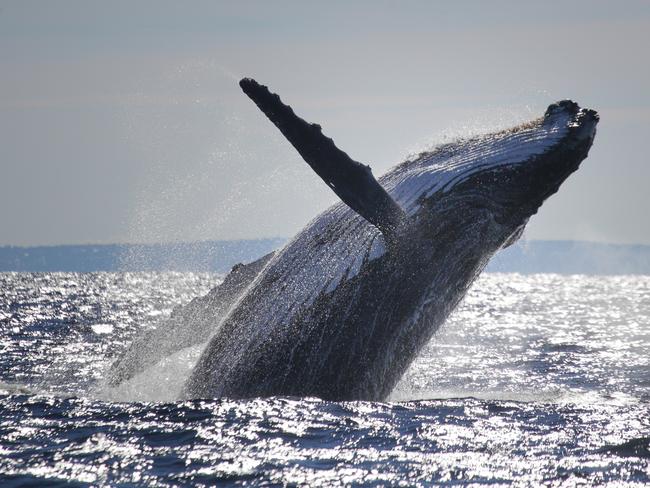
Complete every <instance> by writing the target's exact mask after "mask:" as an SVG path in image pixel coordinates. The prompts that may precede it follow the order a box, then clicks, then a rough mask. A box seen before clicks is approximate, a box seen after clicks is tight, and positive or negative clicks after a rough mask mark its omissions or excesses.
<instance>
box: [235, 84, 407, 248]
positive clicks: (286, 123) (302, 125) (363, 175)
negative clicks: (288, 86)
mask: <svg viewBox="0 0 650 488" xmlns="http://www.w3.org/2000/svg"><path fill="white" fill-rule="evenodd" d="M239 86H241V88H242V90H244V93H246V95H248V96H249V97H250V98H251V99H252V100H253V101H254V102H255V104H256V105H257V106H258V107H259V108H260V109H261V110H262V112H264V114H265V115H266V116H267V117H268V118H269V119H270V120H271V122H273V123H274V124H275V125H276V126H277V128H278V129H280V132H282V134H284V136H285V137H286V138H287V139H288V140H289V142H290V143H291V144H293V147H295V148H296V149H297V150H298V152H299V153H300V155H301V156H302V157H303V159H304V160H305V161H306V162H307V164H309V166H311V167H312V169H313V170H314V171H315V172H316V173H317V174H318V176H320V177H321V178H322V179H323V181H325V183H327V185H328V186H329V187H330V188H331V189H332V190H334V193H336V194H337V195H338V196H339V197H340V198H341V200H343V201H344V202H345V203H346V204H347V205H348V206H350V207H351V208H352V209H353V210H354V211H356V212H357V213H358V214H359V215H361V216H362V217H363V218H364V219H366V220H367V221H368V222H370V223H371V224H373V225H375V226H376V227H377V228H378V229H379V230H380V231H381V232H382V233H383V234H384V235H385V236H386V237H387V238H388V239H389V240H390V239H392V238H394V237H395V236H396V234H397V232H398V229H399V228H400V227H401V226H402V225H403V223H404V222H405V220H406V216H405V214H404V211H403V210H402V209H401V208H400V206H399V205H398V204H397V202H395V200H393V199H392V197H391V196H390V195H389V194H388V193H387V192H386V190H384V188H383V187H382V186H381V185H380V184H379V182H378V181H377V180H376V179H375V178H374V176H373V175H372V172H371V170H370V166H366V165H363V164H361V163H358V162H357V161H354V160H353V159H352V158H350V156H348V155H347V154H346V153H345V152H343V151H341V150H340V149H339V148H338V147H336V145H335V144H334V141H332V139H330V138H329V137H326V136H324V135H323V133H322V132H321V128H320V126H319V125H316V124H310V123H308V122H306V121H304V120H303V119H301V118H300V117H298V116H297V115H296V114H295V113H294V112H293V110H292V109H291V107H289V106H288V105H285V104H284V103H282V101H281V100H280V97H279V96H278V95H276V94H274V93H271V92H270V91H269V90H268V88H267V87H266V86H264V85H260V84H259V83H257V82H256V81H255V80H253V79H251V78H244V79H242V80H241V81H240V82H239Z"/></svg>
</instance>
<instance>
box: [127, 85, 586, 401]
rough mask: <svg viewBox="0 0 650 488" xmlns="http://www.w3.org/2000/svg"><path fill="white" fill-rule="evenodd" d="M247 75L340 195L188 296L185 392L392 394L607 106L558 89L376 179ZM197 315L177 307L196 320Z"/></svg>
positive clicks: (567, 169) (551, 189)
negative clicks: (282, 242) (536, 106)
mask: <svg viewBox="0 0 650 488" xmlns="http://www.w3.org/2000/svg"><path fill="white" fill-rule="evenodd" d="M240 85H241V87H242V89H243V90H244V92H245V93H246V94H247V95H248V96H249V97H250V98H251V99H252V100H253V102H255V103H256V104H257V106H258V107H259V108H260V109H261V110H262V112H263V113H264V114H265V115H266V116H267V117H268V118H269V119H270V120H271V121H272V122H273V123H274V124H275V125H276V126H277V127H278V128H279V129H280V131H281V132H282V133H283V134H284V135H285V137H286V138H287V139H288V140H289V142H290V143H291V144H292V145H293V146H294V147H295V148H296V149H297V151H298V152H299V153H300V155H301V156H302V157H303V159H305V161H306V162H307V163H308V164H309V165H310V166H311V167H312V168H313V169H314V171H315V172H316V173H317V174H318V175H319V176H320V177H321V178H322V179H323V180H324V181H325V182H326V183H327V184H328V186H330V188H332V190H333V191H334V192H335V193H336V194H337V195H338V196H339V197H340V198H341V200H342V202H339V203H338V204H336V205H334V206H332V207H331V208H329V209H327V210H326V211H325V212H323V213H322V214H320V215H318V216H317V217H316V218H315V219H313V220H312V221H311V222H310V223H309V224H308V225H307V226H306V227H305V228H304V229H303V230H302V231H301V232H300V233H299V234H298V235H297V236H295V237H294V238H293V239H292V240H291V241H290V242H289V243H288V244H287V245H286V246H284V248H282V249H280V250H278V251H277V252H275V253H274V254H273V255H270V256H266V257H265V258H263V259H262V260H260V261H259V262H256V263H252V264H250V265H246V266H243V267H238V268H237V269H235V270H233V272H232V273H231V275H229V277H227V278H226V280H225V281H224V284H223V285H222V286H225V285H226V284H227V283H229V282H230V283H231V285H228V286H226V287H225V288H222V289H221V291H219V290H220V289H219V287H218V288H217V289H215V291H213V292H211V295H212V296H213V298H212V299H210V298H209V297H210V295H208V296H206V297H205V298H204V299H202V301H200V302H197V301H195V302H192V303H194V307H193V308H192V307H191V306H188V307H187V309H188V310H194V311H195V313H194V315H200V317H201V319H200V320H199V322H200V323H201V324H203V325H202V326H201V327H202V328H203V329H204V330H207V329H211V330H212V338H211V339H210V341H209V342H208V344H207V346H206V347H205V349H204V351H203V353H202V355H201V357H200V358H199V361H198V363H197V364H196V366H195V368H194V370H193V372H192V374H191V376H190V378H189V379H188V380H187V382H186V384H185V387H184V390H183V392H182V394H181V396H182V397H183V398H197V397H220V396H226V397H232V398H243V397H254V396H272V395H295V396H317V397H320V398H324V399H331V400H353V399H363V400H383V399H385V398H386V397H387V396H388V395H389V393H390V392H391V390H392V389H393V387H394V386H395V384H396V383H397V381H398V380H399V378H400V377H401V376H402V374H403V373H404V371H405V370H406V369H407V367H408V366H409V364H410V363H411V362H412V361H413V359H414V358H415V357H416V356H417V354H418V352H419V351H420V349H421V348H422V347H423V346H424V344H426V342H427V341H428V340H429V339H430V338H431V336H432V335H433V334H434V332H435V331H436V330H437V329H438V327H439V326H440V325H441V324H442V323H443V322H444V320H445V319H446V317H447V316H448V315H449V313H450V312H451V311H452V310H453V309H454V308H455V307H456V305H457V304H458V303H459V301H460V300H461V299H462V297H463V296H464V294H465V292H466V291H467V289H468V288H469V286H470V285H471V283H472V282H473V281H474V279H475V278H476V277H477V276H478V274H479V273H480V272H481V271H482V269H483V268H484V267H485V265H486V264H487V262H488V261H489V259H490V258H491V257H492V255H493V254H494V253H495V252H497V251H498V250H499V249H501V248H503V247H506V246H508V245H510V244H512V243H513V242H514V241H515V240H516V239H517V238H518V237H519V236H520V235H521V232H522V231H523V228H524V226H525V225H526V223H527V222H528V219H529V218H530V217H531V216H532V215H533V214H535V213H536V212H537V210H538V209H539V207H540V206H541V204H542V203H543V202H544V200H546V199H547V198H548V197H549V196H550V195H552V194H553V193H555V192H556V191H557V190H558V188H559V186H560V185H561V183H562V182H563V181H564V180H565V179H566V178H567V177H568V176H569V175H570V174H571V173H573V172H574V171H576V170H577V168H578V166H579V164H580V163H581V161H582V160H583V159H584V158H585V157H586V156H587V154H588V151H589V148H590V147H591V145H592V142H593V139H594V136H595V131H596V125H597V122H598V115H597V114H596V112H595V111H593V110H588V109H581V108H580V107H579V106H578V105H577V104H576V103H574V102H572V101H568V100H565V101H561V102H558V103H555V104H553V105H551V106H549V107H548V109H547V111H546V113H545V114H544V115H543V117H541V118H539V119H537V120H533V121H531V122H529V123H527V124H523V125H520V126H518V127H514V128H512V129H509V130H505V131H500V132H497V133H493V134H489V135H483V136H478V137H474V138H470V139H466V140H460V141H457V142H455V143H451V144H446V145H443V146H441V147H438V148H436V149H434V150H433V151H430V152H424V153H421V154H419V155H418V156H416V157H413V158H411V159H409V160H407V161H405V162H403V163H401V164H399V165H397V166H396V167H394V168H393V169H392V170H390V171H389V172H388V173H386V174H385V175H384V176H382V177H381V178H379V179H378V180H376V179H375V178H374V177H373V176H372V173H371V171H370V168H369V167H367V166H365V165H362V164H360V163H357V162H356V161H354V160H352V159H351V158H350V157H349V156H348V155H347V154H346V153H344V152H343V151H341V150H339V149H338V148H337V147H336V146H335V145H334V143H333V141H332V140H331V139H329V138H327V137H325V136H324V135H323V134H322V132H321V128H320V126H318V125H315V124H309V123H307V122H305V121H304V120H302V119H300V118H299V117H298V116H296V115H295V113H294V112H293V110H292V109H291V108H290V107H289V106H287V105H285V104H284V103H282V101H281V100H280V98H279V97H278V96H277V95H274V94H272V93H271V92H270V91H269V90H268V89H267V88H266V87H265V86H263V85H260V84H258V83H257V82H255V81H254V80H252V79H243V80H241V82H240ZM233 276H234V278H232V277H233ZM242 276H243V278H242ZM229 278H232V279H230V280H229ZM232 283H235V285H236V286H234V288H233V286H232ZM233 290H234V291H233ZM220 294H222V295H224V296H225V297H226V298H225V299H224V301H223V302H219V300H218V299H216V298H214V297H217V296H218V295H220ZM224 303H225V305H224ZM190 305H192V304H190ZM215 307H216V311H214V310H213V309H215ZM196 310H200V311H201V313H200V314H197V313H196ZM192 315H193V314H192V312H190V313H188V314H185V313H183V311H182V310H181V311H180V312H179V313H178V314H177V319H178V318H179V317H181V318H182V317H185V318H186V320H187V323H185V324H184V325H183V327H184V328H185V329H184V330H190V329H191V326H190V325H189V323H190V322H191V318H192ZM176 323H177V324H178V325H179V326H180V321H179V320H176ZM210 323H211V324H212V325H211V327H206V324H210ZM169 324H172V325H173V324H174V321H173V320H172V321H170V322H168V323H167V327H163V328H161V330H166V332H165V333H164V335H165V336H169V333H170V330H169V329H170V326H169ZM186 335H188V337H192V338H193V339H191V340H190V341H189V342H192V341H193V342H198V341H205V340H206V339H207V337H200V339H197V336H200V334H191V333H190V334H186ZM145 342H146V341H145ZM184 344H186V345H187V344H188V341H185V342H184ZM136 356H137V355H135V354H131V355H129V354H128V353H127V354H126V355H125V356H123V357H122V358H121V362H120V361H118V362H116V364H117V365H118V367H117V371H116V373H115V374H114V378H117V382H119V380H120V378H125V377H129V376H130V375H132V374H133V373H134V371H135V370H137V369H138V368H139V367H142V364H139V365H138V364H135V363H137V361H135V363H134V362H133V361H132V359H133V358H134V357H136ZM129 357H130V358H131V360H129ZM125 358H126V359H125ZM149 362H151V361H149ZM134 364H135V366H134ZM119 365H122V367H121V368H120V367H119ZM145 366H146V365H145ZM114 369H115V368H114Z"/></svg>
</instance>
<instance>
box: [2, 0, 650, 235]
mask: <svg viewBox="0 0 650 488" xmlns="http://www.w3.org/2000/svg"><path fill="white" fill-rule="evenodd" d="M649 51H650V2H648V1H636V2H635V1H626V2H612V1H609V0H608V1H595V0H588V1H572V2H565V1H556V2H553V1H535V2H521V1H513V2H504V1H489V2H488V1H475V2H469V1H455V2H448V1H445V2H439V3H436V2H403V1H401V2H379V1H372V2H355V3H354V4H353V5H350V4H348V2H331V1H328V2H232V3H221V2H214V1H205V2H161V1H145V0H141V1H138V2H132V1H125V2H119V1H110V2H106V1H103V2H95V1H88V0H82V1H56V2H53V1H52V2H50V1H41V2H31V1H25V0H18V1H2V0H0V67H1V68H0V168H1V172H0V245H4V244H13V245H38V244H64V243H107V242H143V241H148V242H151V241H171V240H195V239H234V238H248V237H263V236H290V235H292V234H293V233H294V232H296V231H297V230H298V229H299V228H300V227H301V226H302V225H304V224H305V223H306V222H307V221H308V220H309V219H311V218H312V217H313V216H315V215H316V214H317V213H318V212H319V211H320V210H322V209H324V208H325V207H326V206H327V205H329V204H330V203H332V202H334V201H335V200H336V197H335V195H334V194H333V193H332V192H331V191H330V190H329V189H328V188H327V187H326V186H325V185H324V184H323V183H322V182H321V181H320V179H319V178H318V177H317V176H316V175H314V174H312V172H311V170H310V169H309V168H308V167H307V165H306V164H305V163H304V162H302V160H301V159H300V157H299V156H298V155H297V154H296V153H295V151H294V150H293V148H292V147H291V146H290V145H289V143H287V142H286V141H285V140H284V139H283V138H282V136H281V135H280V134H279V132H278V131H277V129H275V127H273V126H272V125H271V124H270V122H268V121H267V120H266V119H265V118H264V116H263V115H262V114H261V113H260V112H259V111H258V109H257V108H256V107H255V106H254V105H253V104H252V103H251V102H250V100H248V99H247V98H246V97H245V96H244V95H243V94H242V93H241V92H240V90H239V87H238V85H237V80H238V79H239V78H240V77H242V76H252V77H255V78H257V79H258V80H259V81H260V82H262V83H264V84H267V85H269V86H270V87H271V89H272V90H274V91H276V92H278V93H279V94H280V95H281V96H282V97H283V99H284V100H285V101H286V102H287V103H289V104H291V105H292V106H293V107H294V108H295V110H296V112H297V113H298V114H300V115H302V116H303V117H304V118H306V119H307V120H309V121H312V122H318V123H320V124H321V125H322V126H323V130H324V132H325V133H326V134H327V135H329V136H331V137H333V138H334V140H335V141H336V143H337V144H338V146H339V147H341V148H342V149H343V150H345V151H346V152H348V154H350V155H351V156H352V157H353V158H355V159H357V160H359V161H362V162H364V163H369V164H371V166H372V167H373V171H374V173H375V174H376V175H380V174H382V173H383V172H385V171H386V170H387V169H388V168H389V167H390V166H392V165H393V164H395V163H397V162H399V161H400V160H402V159H403V158H404V157H405V156H406V155H407V154H409V153H410V152H413V151H416V150H418V149H422V148H425V147H427V146H430V145H432V144H434V143H436V142H441V141H448V140H450V139H453V138H454V137H458V136H467V135H469V134H472V133H476V132H485V131H488V130H491V129H494V128H498V127H503V126H507V125H510V124H513V123H517V122H521V121H523V120H526V119H530V118H535V117H538V116H540V115H541V114H542V113H543V111H544V110H545V108H546V106H547V105H548V104H549V103H551V102H553V101H555V100H558V99H562V98H572V99H575V100H576V101H578V102H579V103H580V104H581V105H583V106H588V107H592V108H595V109H597V110H598V111H599V112H600V114H601V123H600V124H599V129H598V135H597V137H596V142H595V145H594V147H593V148H592V151H591V154H590V157H589V159H588V160H587V161H585V163H584V164H583V166H582V168H581V169H580V171H578V172H577V173H576V174H574V175H573V176H572V177H571V178H570V179H569V180H568V181H567V182H566V183H565V184H564V185H563V187H562V188H561V190H560V192H559V193H558V194H557V195H555V196H554V197H552V198H551V200H549V201H548V202H547V203H546V204H545V205H544V207H542V209H541V211H540V213H539V214H538V215H537V216H536V217H535V218H534V219H533V220H532V221H531V224H530V225H529V228H528V231H527V234H526V236H527V237H528V238H535V239H584V240H594V241H604V242H622V243H645V244H650V217H649V216H648V214H649V213H650V205H649V204H648V200H647V199H648V194H649V191H648V185H649V184H650V158H649V156H648V144H649V143H650V61H649V59H650V58H649V54H648V52H649Z"/></svg>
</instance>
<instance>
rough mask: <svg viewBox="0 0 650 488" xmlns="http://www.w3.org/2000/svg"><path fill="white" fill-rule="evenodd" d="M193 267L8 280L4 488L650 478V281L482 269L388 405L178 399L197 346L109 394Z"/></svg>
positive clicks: (0, 449) (0, 397)
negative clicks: (109, 381)
mask: <svg viewBox="0 0 650 488" xmlns="http://www.w3.org/2000/svg"><path fill="white" fill-rule="evenodd" d="M219 280H220V277H219V276H217V275H211V274H193V273H141V274H131V273H98V274H66V273H61V274H19V273H8V274H0V336H1V337H0V339H1V340H0V481H2V484H3V485H9V486H10V485H11V484H15V485H21V484H34V485H43V484H54V483H55V482H61V483H64V482H73V483H75V484H77V485H82V486H83V485H86V484H88V485H118V484H134V485H157V486H178V485H192V486H197V485H202V484H203V485H213V484H215V483H222V484H232V485H236V484H246V483H249V484H263V483H266V484H295V485H301V484H304V485H310V486H318V485H322V486H335V485H367V486H385V485H390V486H399V485H403V486H413V485H418V484H420V485H429V484H446V485H458V484H461V485H466V484H471V483H475V484H497V485H500V484H513V483H514V484H518V485H533V486H536V485H540V484H551V485H553V484H562V483H564V484H567V485H576V484H585V485H594V484H603V483H610V482H611V483H614V484H616V483H622V484H639V485H641V484H644V483H648V482H650V459H649V456H648V439H649V438H650V355H648V351H650V330H649V329H648V323H649V322H650V320H649V319H650V293H649V292H650V277H644V276H634V277H633V276H618V277H586V276H557V275H532V276H521V275H517V274H485V275H483V276H482V277H481V278H480V279H479V281H478V282H477V284H476V285H475V286H474V288H473V289H472V290H471V291H470V293H469V295H468V296H467V298H466V299H465V302H464V303H463V305H462V306H461V307H460V308H459V309H458V310H457V311H456V313H455V314H454V315H453V316H452V318H451V319H450V320H449V321H448V323H447V324H446V325H445V327H444V328H443V329H442V330H441V331H440V333H439V334H438V335H437V336H436V337H435V338H434V340H433V341H432V342H431V343H430V344H429V345H428V346H427V348H426V349H425V350H424V351H423V353H422V354H421V356H420V357H419V359H418V360H417V361H416V362H415V363H414V364H413V365H412V367H411V368H410V370H409V371H408V373H407V374H406V376H405V377H404V378H403V380H402V382H401V383H400V384H399V386H398V388H397V389H396V390H395V392H394V393H393V395H392V398H391V402H387V403H370V402H344V403H336V402H325V401H321V400H318V399H313V398H268V399H251V400H247V401H230V400H228V399H221V400H204V401H199V400H197V401H191V402H179V401H175V395H176V392H177V391H178V389H179V388H180V385H182V383H183V381H184V378H185V377H186V376H187V374H188V373H189V371H190V370H191V368H192V365H193V364H194V362H195V361H196V357H197V356H198V354H199V352H200V346H199V347H195V348H193V349H188V350H183V351H180V352H179V353H177V354H176V355H174V356H172V357H169V358H168V359H166V360H165V362H164V363H163V364H160V365H158V367H156V368H153V369H151V370H148V371H145V372H144V373H142V374H141V375H139V376H136V377H134V378H132V379H131V380H130V381H128V382H126V383H124V384H122V385H120V386H119V387H117V388H109V387H108V386H107V385H105V384H104V382H103V375H104V374H105V371H106V369H107V368H108V366H109V365H110V363H111V361H112V359H113V358H114V357H115V356H116V355H117V354H118V353H119V352H121V351H122V350H123V349H124V348H125V347H126V346H127V344H128V343H129V341H130V340H131V339H132V337H133V336H134V334H135V333H136V332H137V331H138V330H139V329H140V328H141V327H153V326H155V323H156V320H158V319H159V318H161V317H163V316H165V315H167V314H169V313H170V312H171V309H172V308H173V306H175V305H177V304H179V303H185V302H187V301H189V300H190V299H191V298H193V297H194V296H196V295H199V294H201V293H204V292H206V291H207V290H208V289H209V288H210V287H211V286H213V285H214V284H215V283H217V282H218V281H219Z"/></svg>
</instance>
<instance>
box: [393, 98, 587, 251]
mask: <svg viewBox="0 0 650 488" xmlns="http://www.w3.org/2000/svg"><path fill="white" fill-rule="evenodd" d="M597 123H598V114H597V113H596V112H595V111H593V110H589V109H582V108H580V107H579V106H578V104H577V103H575V102H572V101H570V100H564V101H561V102H557V103H554V104H552V105H550V106H549V107H548V109H547V110H546V112H545V113H544V115H543V116H542V117H540V118H539V119H536V120H533V121H531V122H528V123H525V124H522V125H520V126H517V127H514V128H512V129H508V130H505V131H499V132H496V133H493V134H488V135H484V136H479V137H475V138H472V139H468V140H461V141H458V142H456V143H452V144H447V145H444V146H441V147H439V148H437V149H435V150H434V151H432V152H429V153H423V154H420V155H419V156H418V157H417V158H415V159H413V160H410V161H407V162H406V163H403V164H402V165H401V166H400V167H399V168H398V170H397V171H395V172H393V173H392V174H388V175H386V179H385V180H384V181H383V184H384V185H385V186H386V187H387V188H388V189H389V191H390V192H391V194H392V195H393V196H394V198H395V199H396V200H397V201H398V202H399V203H400V205H401V206H402V208H404V209H405V211H406V212H407V214H409V215H410V216H411V217H412V218H413V219H414V220H415V221H416V222H417V223H418V225H419V226H420V227H423V228H425V229H429V231H428V234H429V235H430V236H431V237H432V238H433V239H436V238H439V237H440V236H443V235H447V234H449V233H450V232H453V231H454V228H461V229H468V228H470V229H473V232H468V235H470V236H473V237H474V239H475V240H476V241H478V242H480V244H481V246H483V248H484V247H485V244H486V243H488V242H491V243H493V246H488V247H494V248H499V247H502V246H506V245H509V244H510V243H512V242H514V240H516V237H518V236H519V235H520V234H521V231H522V230H523V227H524V226H525V225H526V223H527V222H528V219H529V218H530V217H531V216H532V215H533V214H535V213H536V212H537V210H538V209H539V208H540V206H541V205H542V203H543V202H544V201H545V200H546V199H547V198H548V197H549V196H550V195H552V194H553V193H555V192H557V190H558V189H559V187H560V185H561V184H562V183H563V182H564V181H565V180H566V179H567V177H568V176H569V175H570V174H571V173H573V172H574V171H576V170H577V169H578V167H579V165H580V163H581V162H582V161H583V160H584V159H585V158H586V157H587V154H588V151H589V148H590V147H591V145H592V143H593V140H594V136H595V134H596V125H597ZM453 233H454V234H456V232H453Z"/></svg>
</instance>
